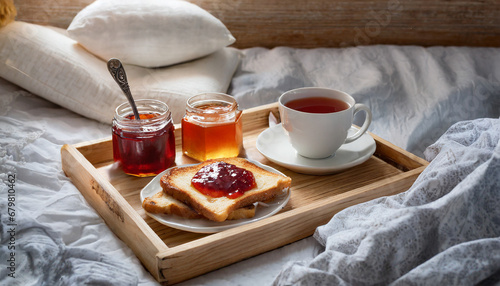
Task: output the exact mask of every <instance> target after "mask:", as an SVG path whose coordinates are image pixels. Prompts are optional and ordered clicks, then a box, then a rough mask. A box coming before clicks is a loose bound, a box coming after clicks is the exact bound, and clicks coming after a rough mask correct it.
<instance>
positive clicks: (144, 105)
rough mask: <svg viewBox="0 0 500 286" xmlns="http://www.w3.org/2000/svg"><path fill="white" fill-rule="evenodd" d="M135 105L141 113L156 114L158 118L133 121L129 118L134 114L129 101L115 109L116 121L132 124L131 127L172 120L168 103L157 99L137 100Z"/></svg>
mask: <svg viewBox="0 0 500 286" xmlns="http://www.w3.org/2000/svg"><path fill="white" fill-rule="evenodd" d="M135 104H136V106H137V109H138V111H139V114H140V113H141V112H155V113H158V116H155V117H153V118H149V119H141V120H132V119H130V118H127V117H128V116H130V115H132V114H133V111H132V106H131V105H130V103H129V102H128V101H126V102H123V103H121V104H120V105H118V106H117V107H116V109H115V116H114V117H115V119H116V120H118V121H120V122H121V123H122V124H124V123H126V124H131V125H144V124H151V123H155V122H157V121H161V120H165V119H170V116H171V115H170V109H169V107H168V105H167V104H166V103H164V102H163V101H160V100H157V99H138V100H135Z"/></svg>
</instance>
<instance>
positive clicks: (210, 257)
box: [61, 103, 427, 284]
mask: <svg viewBox="0 0 500 286" xmlns="http://www.w3.org/2000/svg"><path fill="white" fill-rule="evenodd" d="M269 112H273V114H275V116H276V117H277V118H279V111H278V105H277V104H276V103H273V104H270V105H265V106H261V107H257V108H253V109H248V110H245V111H244V112H243V129H244V131H243V132H244V142H243V144H244V148H245V156H246V157H247V158H250V159H254V160H257V161H260V162H262V163H263V164H266V165H270V166H272V167H274V168H276V169H278V170H280V171H282V172H283V173H285V174H286V175H288V176H290V177H291V178H292V188H291V191H292V196H291V198H290V201H289V202H288V204H287V205H286V207H285V208H284V209H283V210H282V211H280V212H279V213H277V214H276V215H274V216H271V217H269V218H266V219H263V220H261V221H258V222H254V223H250V224H247V225H243V226H239V227H236V228H232V229H229V230H225V231H222V232H219V233H214V234H200V233H190V232H185V231H181V230H177V229H173V228H170V227H167V226H165V225H163V224H160V223H158V222H157V221H155V220H154V219H152V218H150V217H149V216H148V215H146V213H145V212H144V210H143V209H142V207H141V201H140V198H139V193H140V191H141V189H142V188H143V187H144V186H145V185H146V184H147V183H148V182H149V181H150V180H151V179H152V177H149V178H136V177H132V176H128V175H125V174H124V173H123V172H122V171H121V170H120V169H119V168H117V167H116V164H113V155H112V144H111V137H110V138H107V139H103V140H96V141H90V142H83V143H80V144H76V145H64V146H63V147H62V149H61V156H62V168H63V170H64V172H65V174H66V176H68V177H69V178H71V180H72V181H73V183H74V184H75V185H76V187H77V188H78V189H79V190H80V192H81V193H82V195H83V196H84V197H85V199H86V200H87V201H88V202H89V203H90V204H91V205H92V206H93V207H94V208H95V209H96V210H97V212H98V213H99V214H100V215H101V216H102V218H103V219H104V220H105V221H106V223H107V224H108V226H109V227H110V228H111V229H112V230H113V231H114V232H115V234H116V235H118V237H120V238H121V239H122V240H123V241H124V242H125V243H126V244H127V245H128V246H129V247H130V248H131V249H132V250H133V251H134V253H135V254H136V255H137V257H138V258H139V259H140V260H141V261H142V263H143V264H144V265H145V267H146V268H147V269H148V270H149V271H150V272H151V274H152V275H153V276H154V277H155V278H156V279H157V280H158V281H159V282H162V283H164V284H173V283H178V282H181V281H183V280H187V279H189V278H192V277H195V276H198V275H201V274H204V273H206V272H209V271H211V270H214V269H217V268H220V267H223V266H226V265H229V264H231V263H234V262H237V261H240V260H243V259H245V258H248V257H251V256H254V255H257V254H260V253H263V252H266V251H269V250H272V249H275V248H277V247H280V246H283V245H285V244H288V243H291V242H294V241H297V240H299V239H302V238H305V237H307V236H310V235H312V234H313V232H314V230H315V229H316V227H317V226H319V225H322V224H325V223H327V222H328V221H329V220H330V219H331V218H332V216H333V215H334V214H335V213H337V212H338V211H340V210H342V209H344V208H346V207H348V206H351V205H354V204H358V203H361V202H365V201H368V200H371V199H374V198H377V197H381V196H387V195H393V194H396V193H399V192H402V191H405V190H407V189H408V188H409V187H410V186H411V185H412V184H413V182H414V181H415V179H416V178H417V176H418V175H419V174H420V173H421V172H422V171H423V169H424V168H425V166H427V161H425V160H423V159H421V158H419V157H417V156H415V155H413V154H411V153H408V152H406V151H404V150H402V149H401V148H398V147H396V146H394V145H392V144H390V143H388V142H387V141H385V140H383V139H381V138H379V137H377V136H376V135H373V134H371V136H372V137H373V138H374V139H375V141H376V146H377V148H376V151H375V154H374V155H373V156H372V157H371V158H370V159H369V160H368V161H366V162H365V163H363V164H361V165H359V166H356V167H353V168H351V169H348V170H345V171H343V172H341V173H337V174H334V175H328V176H312V175H303V174H298V173H295V172H292V171H290V170H288V169H285V168H283V167H280V166H278V165H276V164H274V163H271V162H270V161H268V160H267V159H266V158H265V157H263V156H262V155H261V154H260V153H259V152H258V150H257V149H256V147H255V142H256V139H257V136H258V135H259V134H260V133H261V132H262V131H264V130H265V129H266V128H267V127H268V116H269ZM175 132H176V133H175V135H176V144H177V160H176V163H177V164H178V165H181V164H187V163H193V162H194V161H193V160H192V159H190V158H188V157H186V156H184V155H182V153H181V136H180V134H181V133H180V126H179V125H176V131H175Z"/></svg>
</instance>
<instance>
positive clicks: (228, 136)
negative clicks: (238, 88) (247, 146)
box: [181, 93, 243, 161]
mask: <svg viewBox="0 0 500 286" xmlns="http://www.w3.org/2000/svg"><path fill="white" fill-rule="evenodd" d="M241 113H242V112H241V111H240V110H238V104H237V102H236V100H235V99H234V98H233V97H232V96H229V95H227V94H223V93H202V94H199V95H195V96H193V97H191V98H189V99H188V101H187V104H186V113H185V115H184V117H183V118H182V121H181V126H182V152H183V153H184V154H185V155H187V156H189V157H191V158H193V159H196V160H198V161H205V160H208V159H215V158H223V157H236V156H238V155H239V154H240V152H241V151H242V149H243V130H242V123H241Z"/></svg>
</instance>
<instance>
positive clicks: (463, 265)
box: [274, 119, 500, 285]
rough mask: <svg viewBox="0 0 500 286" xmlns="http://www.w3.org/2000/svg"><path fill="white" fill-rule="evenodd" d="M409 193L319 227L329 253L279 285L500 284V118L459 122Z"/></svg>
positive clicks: (290, 269) (291, 268) (299, 265)
mask: <svg viewBox="0 0 500 286" xmlns="http://www.w3.org/2000/svg"><path fill="white" fill-rule="evenodd" d="M425 156H426V159H427V160H429V161H431V163H430V165H429V166H428V168H426V170H425V171H424V172H423V173H422V174H421V175H420V176H419V178H418V179H417V180H416V181H415V183H414V184H413V186H412V187H411V188H410V189H409V190H408V191H406V192H404V193H401V194H398V195H394V196H389V197H383V198H379V199H376V200H372V201H369V202H367V203H364V204H360V205H356V206H353V207H350V208H348V209H345V210H344V211H342V212H340V213H338V214H337V215H335V216H334V217H333V218H332V220H331V221H330V222H329V223H328V224H326V225H324V226H321V227H319V228H318V229H317V231H316V233H315V234H314V237H315V238H316V239H317V240H318V242H319V243H321V244H322V245H323V246H324V247H325V250H324V251H323V252H322V253H320V254H319V255H318V256H316V257H315V258H314V259H313V260H312V261H308V262H300V261H299V262H292V263H289V264H288V265H286V266H285V268H284V269H283V270H282V272H281V273H280V275H279V276H278V278H277V279H276V281H275V283H274V284H275V285H389V284H390V285H477V284H482V285H492V284H498V283H500V189H499V187H500V119H478V120H474V121H463V122H460V123H457V124H455V125H453V126H452V127H451V128H450V129H449V130H448V131H447V132H446V133H445V134H444V135H443V136H442V137H441V138H440V139H439V140H438V141H437V142H436V143H435V144H433V145H431V146H430V147H428V148H427V149H426V151H425Z"/></svg>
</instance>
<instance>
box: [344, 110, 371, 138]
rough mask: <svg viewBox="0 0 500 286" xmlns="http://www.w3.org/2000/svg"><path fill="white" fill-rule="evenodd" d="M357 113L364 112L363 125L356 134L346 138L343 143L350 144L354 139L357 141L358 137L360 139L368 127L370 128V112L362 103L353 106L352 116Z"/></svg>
mask: <svg viewBox="0 0 500 286" xmlns="http://www.w3.org/2000/svg"><path fill="white" fill-rule="evenodd" d="M359 111H364V112H365V113H366V118H365V122H364V123H363V126H361V128H360V129H359V130H358V132H356V133H354V134H353V135H351V136H349V137H347V138H346V139H345V142H344V143H350V142H352V141H354V140H356V139H358V138H359V137H361V135H363V134H364V133H365V132H366V130H367V129H368V126H370V123H371V122H372V112H371V110H370V108H369V107H368V106H366V105H364V104H362V103H356V104H355V105H354V114H353V116H354V115H356V113H358V112H359Z"/></svg>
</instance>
